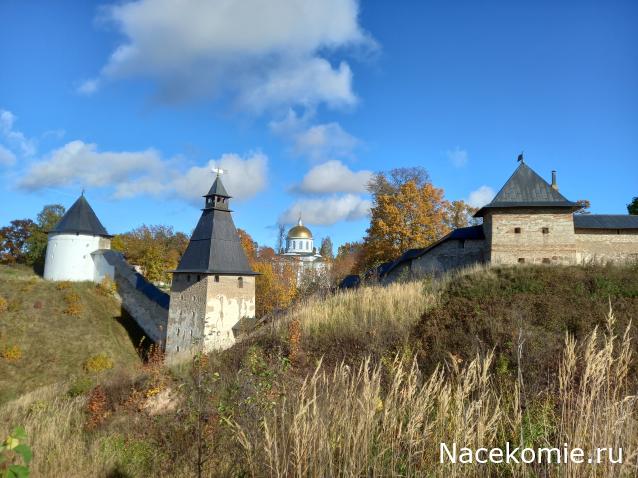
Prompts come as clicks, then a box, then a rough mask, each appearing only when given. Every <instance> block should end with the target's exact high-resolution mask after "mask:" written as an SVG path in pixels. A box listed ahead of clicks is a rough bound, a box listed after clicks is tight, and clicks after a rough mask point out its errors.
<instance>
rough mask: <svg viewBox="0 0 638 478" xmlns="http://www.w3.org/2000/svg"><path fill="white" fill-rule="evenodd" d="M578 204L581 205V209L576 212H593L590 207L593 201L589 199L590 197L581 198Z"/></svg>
mask: <svg viewBox="0 0 638 478" xmlns="http://www.w3.org/2000/svg"><path fill="white" fill-rule="evenodd" d="M576 204H577V205H578V207H579V209H578V210H577V211H576V214H591V212H589V208H590V207H591V202H590V201H589V199H579V200H578V201H576Z"/></svg>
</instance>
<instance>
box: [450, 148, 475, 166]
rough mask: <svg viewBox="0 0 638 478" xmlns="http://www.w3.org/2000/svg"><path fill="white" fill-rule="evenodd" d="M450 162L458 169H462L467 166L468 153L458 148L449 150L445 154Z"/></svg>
mask: <svg viewBox="0 0 638 478" xmlns="http://www.w3.org/2000/svg"><path fill="white" fill-rule="evenodd" d="M445 154H446V156H447V158H448V160H449V161H450V162H451V163H452V164H453V165H454V167H456V168H462V167H463V166H465V165H466V164H467V161H468V159H469V156H468V154H467V151H466V150H464V149H461V148H459V147H458V146H457V147H456V148H454V149H453V150H448V151H446V152H445Z"/></svg>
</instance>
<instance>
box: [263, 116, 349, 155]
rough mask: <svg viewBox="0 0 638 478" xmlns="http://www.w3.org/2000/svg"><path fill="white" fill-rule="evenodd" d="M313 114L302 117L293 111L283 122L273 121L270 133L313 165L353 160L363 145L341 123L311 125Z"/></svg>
mask: <svg viewBox="0 0 638 478" xmlns="http://www.w3.org/2000/svg"><path fill="white" fill-rule="evenodd" d="M312 117H313V114H312V112H308V111H306V114H304V115H303V116H301V117H300V116H298V115H297V113H296V112H295V111H294V110H292V109H290V110H288V114H287V115H286V116H285V117H284V118H283V119H282V120H280V121H272V122H271V123H270V129H271V130H272V131H273V132H274V133H276V134H278V135H280V136H283V137H285V138H286V139H288V140H289V141H290V142H291V143H292V152H293V153H294V154H296V155H298V156H304V157H307V158H309V159H310V160H312V161H314V162H319V161H326V160H328V159H334V158H351V157H353V156H354V150H355V149H356V148H357V146H359V144H360V141H359V140H358V139H357V138H355V137H354V136H352V135H351V134H350V133H348V132H347V131H345V130H344V129H343V128H342V127H341V125H339V123H335V122H332V123H324V124H316V125H310V124H309V123H310V120H311V118H312Z"/></svg>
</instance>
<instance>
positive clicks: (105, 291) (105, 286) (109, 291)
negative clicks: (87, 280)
mask: <svg viewBox="0 0 638 478" xmlns="http://www.w3.org/2000/svg"><path fill="white" fill-rule="evenodd" d="M95 291H96V292H97V293H98V294H99V295H101V296H104V297H110V296H112V295H113V294H115V292H116V291H117V288H116V286H115V281H113V280H112V279H111V278H110V277H109V276H105V277H104V279H102V281H101V282H100V283H99V284H96V285H95Z"/></svg>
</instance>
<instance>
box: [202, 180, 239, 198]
mask: <svg viewBox="0 0 638 478" xmlns="http://www.w3.org/2000/svg"><path fill="white" fill-rule="evenodd" d="M206 196H222V197H226V198H229V197H232V196H230V195H229V194H228V193H227V192H226V188H225V187H224V184H223V183H222V179H221V177H220V176H217V177H216V178H215V182H214V183H213V185H212V186H211V188H210V191H208V194H206ZM206 196H204V197H206Z"/></svg>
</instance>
